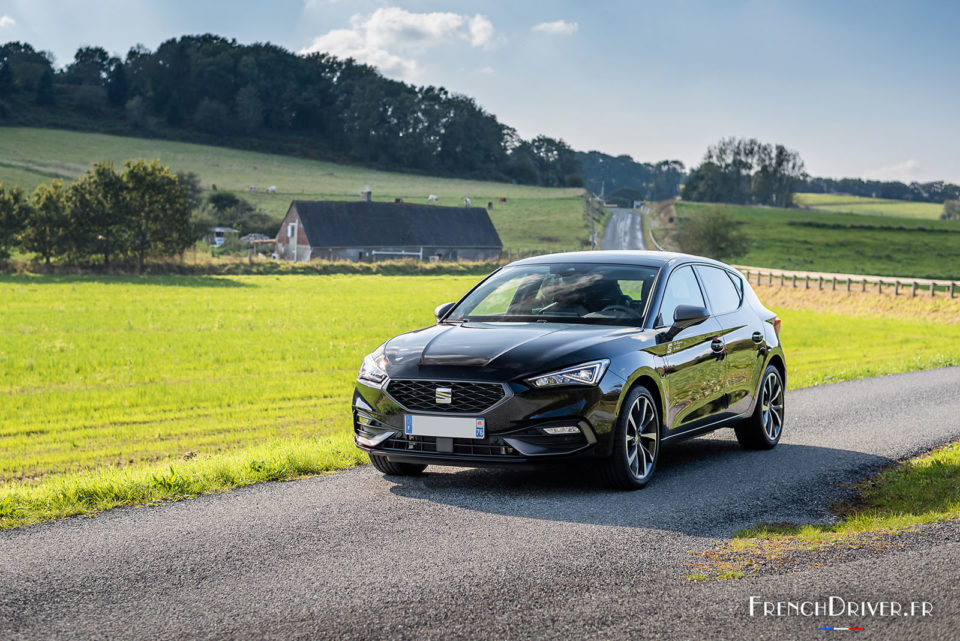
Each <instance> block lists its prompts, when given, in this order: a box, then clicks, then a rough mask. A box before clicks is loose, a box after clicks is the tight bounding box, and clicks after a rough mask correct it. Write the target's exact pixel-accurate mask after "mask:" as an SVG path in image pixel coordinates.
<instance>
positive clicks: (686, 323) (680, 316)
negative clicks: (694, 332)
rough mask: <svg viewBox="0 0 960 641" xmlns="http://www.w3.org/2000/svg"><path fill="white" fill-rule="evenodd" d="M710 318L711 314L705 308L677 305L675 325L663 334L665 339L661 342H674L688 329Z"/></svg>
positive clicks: (674, 318) (674, 311)
mask: <svg viewBox="0 0 960 641" xmlns="http://www.w3.org/2000/svg"><path fill="white" fill-rule="evenodd" d="M708 318H710V312H708V311H707V310H706V308H705V307H700V306H698V305H677V308H676V309H675V310H673V325H672V326H671V327H670V329H668V330H667V331H666V332H665V333H663V334H661V336H663V338H662V339H661V340H660V341H659V342H661V343H665V342H666V341H672V340H673V339H674V337H675V336H676V335H677V334H679V333H680V332H682V331H683V330H685V329H686V328H688V327H693V326H694V325H699V324H700V323H702V322H703V321H705V320H707V319H708Z"/></svg>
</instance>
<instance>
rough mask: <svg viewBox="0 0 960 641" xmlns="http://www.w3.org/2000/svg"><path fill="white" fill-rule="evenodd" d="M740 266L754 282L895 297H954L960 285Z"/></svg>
mask: <svg viewBox="0 0 960 641" xmlns="http://www.w3.org/2000/svg"><path fill="white" fill-rule="evenodd" d="M734 267H736V269H738V270H739V271H740V273H741V274H743V275H744V277H746V279H747V280H748V281H750V282H751V283H756V284H757V285H763V284H766V285H779V286H780V287H803V288H805V289H810V288H811V287H812V286H816V288H817V289H824V287H825V286H826V287H827V288H829V289H831V290H834V291H836V290H837V288H838V287H839V288H840V289H841V290H842V289H844V288H846V290H847V291H848V292H850V291H860V292H870V293H875V294H882V293H883V292H884V288H886V290H887V291H890V290H891V289H892V290H893V295H894V296H899V295H900V291H901V290H903V291H904V295H910V296H917V292H918V291H919V292H926V293H925V294H924V295H929V296H936V295H937V291H938V290H939V291H942V292H943V293H944V294H945V295H946V294H949V295H950V298H953V297H954V296H955V294H956V292H957V291H958V290H960V285H958V284H957V283H955V282H953V281H949V280H931V279H927V278H902V277H900V278H897V277H893V276H860V275H856V274H826V273H821V272H802V271H790V270H783V269H763V268H761V267H743V266H740V265H735V266H734Z"/></svg>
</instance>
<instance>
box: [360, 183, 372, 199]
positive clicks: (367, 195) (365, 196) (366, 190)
mask: <svg viewBox="0 0 960 641" xmlns="http://www.w3.org/2000/svg"><path fill="white" fill-rule="evenodd" d="M360 200H361V201H363V202H365V203H368V202H370V201H371V200H373V193H372V192H371V191H370V187H368V186H364V188H363V191H361V192H360Z"/></svg>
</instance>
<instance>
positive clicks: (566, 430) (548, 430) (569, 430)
mask: <svg viewBox="0 0 960 641" xmlns="http://www.w3.org/2000/svg"><path fill="white" fill-rule="evenodd" d="M540 429H541V430H543V432H544V434H549V435H550V436H564V435H569V434H579V433H580V428H579V427H577V426H576V425H560V426H557V427H541V428H540Z"/></svg>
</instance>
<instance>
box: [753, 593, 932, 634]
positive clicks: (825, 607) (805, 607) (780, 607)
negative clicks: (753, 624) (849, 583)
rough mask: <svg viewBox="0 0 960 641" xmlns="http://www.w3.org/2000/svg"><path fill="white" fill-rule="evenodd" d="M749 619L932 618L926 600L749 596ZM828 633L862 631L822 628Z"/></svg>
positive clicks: (857, 629) (930, 604)
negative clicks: (798, 598)
mask: <svg viewBox="0 0 960 641" xmlns="http://www.w3.org/2000/svg"><path fill="white" fill-rule="evenodd" d="M748 609H749V613H750V616H752V617H757V616H762V617H770V616H773V617H847V618H854V617H859V618H862V617H928V616H933V604H932V603H930V602H929V601H858V600H850V599H845V598H843V597H840V596H830V597H827V598H826V599H817V600H809V601H772V600H767V599H764V598H763V597H759V596H751V597H750V603H749V606H748ZM817 629H818V630H821V631H829V632H840V631H844V632H850V631H862V630H865V629H866V628H864V627H861V626H847V627H839V626H821V627H819V628H817Z"/></svg>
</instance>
